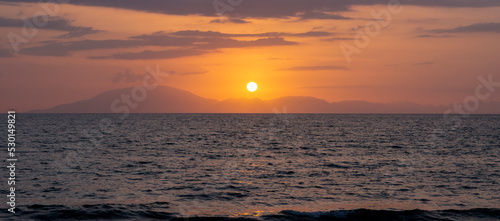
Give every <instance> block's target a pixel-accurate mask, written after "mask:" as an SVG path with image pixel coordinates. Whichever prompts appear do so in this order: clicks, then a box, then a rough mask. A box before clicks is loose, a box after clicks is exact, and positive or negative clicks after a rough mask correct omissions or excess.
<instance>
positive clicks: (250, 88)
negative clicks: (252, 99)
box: [247, 82, 257, 92]
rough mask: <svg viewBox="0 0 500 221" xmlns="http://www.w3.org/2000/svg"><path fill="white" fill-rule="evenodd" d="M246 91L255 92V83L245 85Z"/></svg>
mask: <svg viewBox="0 0 500 221" xmlns="http://www.w3.org/2000/svg"><path fill="white" fill-rule="evenodd" d="M247 89H248V91H250V92H254V91H256V90H257V84H256V83H255V82H250V83H248V84H247Z"/></svg>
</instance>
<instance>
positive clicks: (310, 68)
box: [279, 66, 349, 71]
mask: <svg viewBox="0 0 500 221" xmlns="http://www.w3.org/2000/svg"><path fill="white" fill-rule="evenodd" d="M279 70H280V71H326V70H343V71H347V70H349V68H347V67H344V66H303V67H291V68H286V69H279Z"/></svg>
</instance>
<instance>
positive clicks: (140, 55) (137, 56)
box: [89, 49, 209, 60]
mask: <svg viewBox="0 0 500 221" xmlns="http://www.w3.org/2000/svg"><path fill="white" fill-rule="evenodd" d="M208 52H209V51H202V50H197V49H181V50H161V51H151V50H145V51H142V52H135V53H119V54H113V55H109V56H91V57H89V58H90V59H122V60H145V59H172V58H180V57H188V56H196V55H202V54H205V53H208Z"/></svg>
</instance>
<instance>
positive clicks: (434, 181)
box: [0, 113, 500, 221]
mask: <svg viewBox="0 0 500 221" xmlns="http://www.w3.org/2000/svg"><path fill="white" fill-rule="evenodd" d="M3 116H4V117H3V119H4V120H3V121H2V122H1V126H2V127H3V128H5V129H4V130H3V131H4V132H3V134H4V135H2V136H3V137H4V138H5V137H6V136H7V135H6V132H5V131H6V130H7V117H6V115H5V114H3ZM15 125H16V152H15V153H16V157H17V161H16V185H15V188H16V192H15V196H16V198H15V200H16V201H15V204H16V205H15V207H16V208H15V213H11V212H8V211H7V209H8V208H9V205H8V204H6V203H5V202H7V201H8V200H9V198H8V197H5V195H8V194H9V188H10V186H9V185H8V184H7V178H8V177H9V169H8V168H6V166H8V162H4V166H3V167H4V169H3V170H2V171H3V174H2V175H1V177H2V179H3V181H1V182H2V183H3V184H2V189H1V190H0V192H1V193H2V195H4V197H3V199H4V203H2V204H3V205H4V206H3V207H2V208H3V209H2V210H3V211H2V212H1V213H0V219H1V220H205V221H208V220H283V221H284V220H500V115H442V114H441V115H439V114H437V115H395V114H280V113H277V114H128V115H122V114H26V113H24V114H17V116H16V123H15ZM4 138H2V139H1V141H2V146H3V147H5V148H4V149H5V150H4V153H3V154H2V155H4V158H7V157H8V156H7V147H6V146H7V145H6V142H7V141H6V139H4Z"/></svg>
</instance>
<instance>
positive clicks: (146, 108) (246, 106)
mask: <svg viewBox="0 0 500 221" xmlns="http://www.w3.org/2000/svg"><path fill="white" fill-rule="evenodd" d="M136 89H137V88H135V89H134V88H122V89H115V90H110V91H106V92H103V93H101V94H99V95H97V96H95V97H93V98H91V99H88V100H82V101H77V102H74V103H69V104H62V105H59V106H56V107H53V108H50V109H45V110H33V111H31V113H124V112H130V113H374V114H377V113H407V114H411V113H419V114H427V113H435V114H443V113H445V112H446V111H447V110H449V108H450V107H447V106H429V105H420V104H415V103H411V102H394V103H370V102H366V101H341V102H333V103H329V102H327V101H325V100H321V99H318V98H315V97H302V96H298V97H281V98H277V99H273V100H261V99H258V98H254V99H246V98H241V99H234V98H232V99H226V100H223V101H218V100H214V99H207V98H203V97H200V96H197V95H195V94H193V93H191V92H188V91H184V90H180V89H177V88H173V87H168V86H159V87H157V88H155V89H154V90H150V91H148V90H145V89H143V90H136ZM499 107H500V103H499V102H492V103H481V108H480V109H479V110H478V111H476V112H473V113H499V110H500V108H499Z"/></svg>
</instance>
